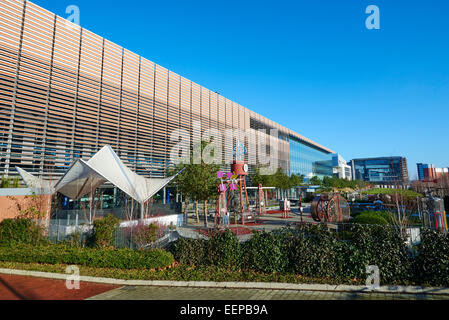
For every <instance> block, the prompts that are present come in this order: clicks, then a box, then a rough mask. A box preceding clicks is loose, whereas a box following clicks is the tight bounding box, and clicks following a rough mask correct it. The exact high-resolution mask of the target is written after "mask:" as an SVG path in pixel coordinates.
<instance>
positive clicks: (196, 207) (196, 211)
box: [195, 200, 200, 223]
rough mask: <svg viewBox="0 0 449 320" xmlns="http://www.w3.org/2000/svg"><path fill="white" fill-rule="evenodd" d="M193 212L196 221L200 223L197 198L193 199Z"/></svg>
mask: <svg viewBox="0 0 449 320" xmlns="http://www.w3.org/2000/svg"><path fill="white" fill-rule="evenodd" d="M195 214H196V223H200V216H199V213H198V200H196V201H195Z"/></svg>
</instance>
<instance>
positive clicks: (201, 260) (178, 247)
mask: <svg viewBox="0 0 449 320" xmlns="http://www.w3.org/2000/svg"><path fill="white" fill-rule="evenodd" d="M169 250H170V252H171V253H172V254H173V256H174V258H175V259H176V261H178V262H179V263H180V264H185V265H191V266H201V265H206V264H207V262H206V250H207V241H206V240H203V239H188V238H179V239H178V240H176V241H174V242H172V243H171V245H170V247H169Z"/></svg>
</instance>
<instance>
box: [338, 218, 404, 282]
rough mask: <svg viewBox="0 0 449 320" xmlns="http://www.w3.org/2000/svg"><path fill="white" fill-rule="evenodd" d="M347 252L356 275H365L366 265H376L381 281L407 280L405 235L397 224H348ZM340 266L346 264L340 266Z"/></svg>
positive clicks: (345, 257) (346, 259)
mask: <svg viewBox="0 0 449 320" xmlns="http://www.w3.org/2000/svg"><path fill="white" fill-rule="evenodd" d="M349 234H350V239H349V242H348V243H349V245H350V247H351V250H347V251H346V252H347V255H346V256H343V257H342V259H345V261H351V265H352V268H353V271H352V272H353V273H354V275H355V276H356V277H357V278H365V277H366V266H369V265H375V266H378V267H379V271H380V281H381V283H390V284H391V283H396V282H404V281H408V280H410V278H411V271H412V269H411V258H410V255H409V252H408V248H407V245H406V243H405V239H403V238H402V237H401V235H400V232H399V230H398V229H397V228H395V227H393V226H381V225H357V224H354V225H351V226H350V227H349ZM342 269H343V270H344V269H346V268H342Z"/></svg>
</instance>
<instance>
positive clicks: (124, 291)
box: [89, 286, 449, 300]
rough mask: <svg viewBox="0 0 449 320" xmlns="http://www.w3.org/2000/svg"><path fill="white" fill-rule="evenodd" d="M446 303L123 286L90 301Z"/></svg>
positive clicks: (412, 297) (348, 295) (326, 294)
mask: <svg viewBox="0 0 449 320" xmlns="http://www.w3.org/2000/svg"><path fill="white" fill-rule="evenodd" d="M438 299H444V300H449V295H429V294H384V293H359V292H357V293H355V292H323V291H304V290H270V289H226V288H188V287H151V286H125V287H121V288H117V289H114V290H111V291H108V292H105V293H103V294H99V295H97V296H95V297H91V298H89V300H438Z"/></svg>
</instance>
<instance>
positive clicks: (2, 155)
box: [0, 0, 333, 178]
mask: <svg viewBox="0 0 449 320" xmlns="http://www.w3.org/2000/svg"><path fill="white" fill-rule="evenodd" d="M0 75H1V76H0V115H1V117H0V175H3V174H5V175H8V174H9V175H15V174H16V172H15V170H14V167H15V166H19V167H21V168H23V169H25V170H27V171H29V172H30V173H32V174H34V175H37V176H43V177H44V178H49V177H48V176H49V175H54V176H60V175H62V174H63V173H64V172H66V170H67V169H68V168H69V166H70V164H71V163H73V162H74V161H75V160H76V159H78V158H85V159H89V158H90V157H92V156H93V155H94V154H95V153H96V152H97V151H98V150H100V149H101V148H102V147H103V146H104V145H107V144H108V145H110V146H111V147H112V148H113V149H114V151H115V152H116V153H117V154H118V156H119V157H120V158H121V159H123V161H124V163H125V164H126V165H127V166H128V167H129V168H130V169H132V170H133V171H135V172H136V173H138V174H140V175H143V176H147V177H164V176H166V175H167V168H168V167H169V166H170V164H171V163H170V150H171V149H172V147H173V145H174V142H172V141H171V140H170V134H171V133H172V132H173V131H174V130H175V129H184V130H187V131H188V132H189V134H190V135H191V136H192V137H193V135H194V134H195V133H194V130H193V128H192V124H193V123H194V122H196V121H201V124H202V128H201V129H202V130H206V129H210V128H214V129H218V130H219V131H220V132H224V131H225V130H226V129H232V128H234V129H241V130H243V131H245V130H250V131H251V130H257V129H277V130H278V132H279V134H278V138H276V139H277V140H276V142H277V144H278V146H279V149H278V152H277V155H276V156H277V159H278V164H279V166H280V167H281V168H283V169H284V171H285V172H287V173H289V174H291V173H297V174H303V175H305V176H314V175H317V176H325V175H328V176H331V175H332V162H331V156H332V153H333V151H332V150H330V149H328V148H327V147H324V146H322V145H320V144H318V143H316V142H314V141H312V140H310V139H308V138H306V137H304V136H302V135H300V134H298V133H296V132H294V131H292V130H290V129H288V128H286V127H283V126H281V125H280V124H277V123H275V122H274V121H272V120H270V119H267V118H265V117H263V116H262V115H259V114H257V113H256V112H254V111H251V110H249V109H247V108H245V107H243V106H241V105H239V104H238V103H236V102H233V101H231V100H229V99H227V98H225V97H223V96H221V95H220V94H218V93H216V92H214V91H211V90H209V89H206V88H205V87H202V86H200V85H198V84H196V83H195V82H193V81H191V80H188V79H186V78H184V77H182V76H180V75H178V74H176V73H174V72H172V71H170V70H167V69H165V68H164V67H162V66H159V65H157V64H155V63H153V62H151V61H150V60H147V59H146V58H144V57H141V56H139V55H137V54H135V53H133V52H131V51H129V50H127V49H125V48H123V47H121V46H119V45H117V44H115V43H113V42H111V41H109V40H107V39H104V38H102V37H101V36H98V35H96V34H94V33H93V32H91V31H89V30H86V29H84V28H81V27H79V26H76V25H74V24H72V23H70V22H68V21H67V20H65V19H64V18H62V17H59V16H56V15H55V14H53V13H51V12H49V11H47V10H45V9H43V8H41V7H39V6H37V5H35V4H33V3H32V2H30V1H20V0H12V1H1V2H0ZM266 138H267V140H269V139H268V137H266ZM192 141H193V139H191V142H192ZM245 143H248V141H247V140H245ZM233 147H234V146H233V145H224V148H223V152H225V151H226V150H228V151H229V150H230V149H232V148H233ZM255 156H256V155H255V154H246V155H245V159H246V160H248V159H250V158H251V157H255Z"/></svg>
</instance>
